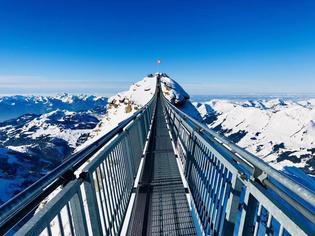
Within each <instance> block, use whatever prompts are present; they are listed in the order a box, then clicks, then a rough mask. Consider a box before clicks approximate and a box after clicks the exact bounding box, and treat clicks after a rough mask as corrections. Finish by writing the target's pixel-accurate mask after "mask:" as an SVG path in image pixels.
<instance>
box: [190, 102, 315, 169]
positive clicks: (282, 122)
mask: <svg viewBox="0 0 315 236" xmlns="http://www.w3.org/2000/svg"><path fill="white" fill-rule="evenodd" d="M194 105H195V106H196V108H197V109H198V111H199V112H200V114H201V115H202V117H203V119H204V121H205V122H206V123H207V124H208V126H209V127H210V128H213V129H214V130H216V131H218V132H221V133H223V134H224V135H225V136H227V137H228V138H230V139H231V140H232V141H234V142H235V143H237V144H238V145H239V146H241V147H244V148H246V149H247V150H248V151H250V152H251V153H253V154H255V155H257V156H258V157H260V158H262V159H263V160H264V161H266V162H268V163H270V164H271V165H272V166H273V167H274V168H276V169H279V170H281V169H283V168H284V167H285V166H295V167H298V168H301V169H303V170H304V171H306V172H307V173H310V174H315V158H314V156H315V155H314V154H315V99H309V100H307V101H292V100H283V99H270V100H249V101H230V100H211V101H209V102H204V103H194Z"/></svg>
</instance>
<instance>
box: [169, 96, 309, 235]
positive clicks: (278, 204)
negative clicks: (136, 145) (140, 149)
mask: <svg viewBox="0 0 315 236" xmlns="http://www.w3.org/2000/svg"><path fill="white" fill-rule="evenodd" d="M164 107H165V110H166V114H167V119H168V123H169V126H170V129H171V131H172V132H171V133H172V136H173V141H174V143H175V146H176V149H177V153H178V155H179V157H180V160H181V163H182V165H183V170H184V174H185V177H186V180H187V182H188V185H189V189H190V193H191V195H192V199H193V202H192V206H193V207H194V208H195V209H194V210H195V211H196V212H197V218H198V220H197V222H198V224H199V226H200V228H201V229H202V231H203V233H204V234H206V235H281V236H282V235H315V214H314V212H315V211H314V209H315V205H314V204H313V203H314V202H315V197H314V196H315V195H314V193H313V192H310V191H309V190H308V189H306V188H304V187H303V186H301V185H299V184H296V183H295V182H292V181H291V180H290V179H288V177H286V176H284V175H282V174H281V173H279V172H278V171H276V170H274V169H272V168H271V167H270V166H268V165H267V164H265V163H264V162H263V161H261V160H259V158H257V157H255V156H253V155H251V154H250V153H248V152H246V151H244V150H243V149H241V148H239V147H238V146H236V145H235V144H232V143H231V142H229V141H228V140H227V139H226V138H224V137H222V136H220V135H218V134H216V133H215V132H214V131H211V130H209V129H208V128H207V127H206V126H205V125H203V124H200V123H199V122H197V121H195V120H193V119H192V118H190V117H188V116H187V115H186V114H184V113H183V112H182V111H180V110H179V109H177V108H176V107H175V106H174V105H172V104H170V103H169V102H168V101H167V100H166V99H165V98H164ZM272 180H275V181H272ZM273 182H276V183H277V184H274V183H273ZM295 188H296V189H298V191H295ZM288 190H290V191H291V192H290V191H288ZM292 195H293V196H292ZM304 203H305V205H304Z"/></svg>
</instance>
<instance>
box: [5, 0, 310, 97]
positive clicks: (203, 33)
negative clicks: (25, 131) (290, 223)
mask: <svg viewBox="0 0 315 236" xmlns="http://www.w3.org/2000/svg"><path fill="white" fill-rule="evenodd" d="M0 16H1V19H2V20H1V21H0V28H1V31H0V64H1V67H0V94H47V93H51V94H52V93H54V94H56V93H64V92H68V93H88V94H93V93H94V94H107V95H109V94H115V93H117V92H119V91H122V90H126V89H128V87H129V85H130V84H131V83H133V82H135V81H138V80H140V79H142V78H143V77H144V76H145V75H146V72H150V71H157V70H159V71H165V72H166V73H167V74H169V75H170V77H171V78H173V79H174V80H176V81H178V82H179V83H180V84H181V85H182V86H183V87H184V88H185V89H186V90H187V91H188V93H190V94H194V95H209V94H212V93H215V94H218V95H222V96H224V95H229V94H249V93H251V94H303V95H313V94H314V87H315V60H314V58H315V27H314V25H315V2H314V1H311V0H303V1H299V2H298V3H297V2H296V1H282V0H281V1H277V2H276V3H275V2H274V1H271V0H268V1H264V2H255V1H245V0H242V1H238V2H237V3H235V2H231V1H222V2H220V3H218V2H213V1H209V2H204V1H194V2H190V1H187V2H185V3H181V4H180V5H179V4H177V3H174V2H168V1H165V0H160V1H152V2H147V1H139V2H127V1H122V0H120V1H115V2H103V1H92V2H91V1H84V0H83V1H80V2H77V1H67V2H64V1H54V2H49V3H47V2H41V1H36V0H32V1H28V2H24V1H19V0H13V1H8V2H3V1H2V2H1V3H0ZM156 16H159V17H156ZM158 59H160V60H161V65H156V60H158Z"/></svg>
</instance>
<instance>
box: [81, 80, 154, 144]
mask: <svg viewBox="0 0 315 236" xmlns="http://www.w3.org/2000/svg"><path fill="white" fill-rule="evenodd" d="M156 76H157V75H152V74H151V75H148V76H147V77H145V78H144V79H143V80H140V81H138V82H136V83H134V84H132V85H131V86H130V88H129V90H128V91H123V92H120V93H118V94H117V95H115V96H112V97H110V98H109V99H108V105H107V107H106V109H107V110H106V114H105V116H104V117H103V119H102V120H101V121H100V122H99V123H98V125H97V127H96V128H95V129H94V130H93V131H92V132H91V133H90V134H89V140H88V141H87V142H86V143H85V144H84V145H82V146H80V147H79V148H78V149H77V150H80V149H81V148H84V147H85V146H87V145H88V144H90V143H92V142H93V141H95V140H96V139H97V138H98V137H99V136H102V135H104V134H106V133H107V132H109V131H110V130H111V129H113V128H114V127H115V126H117V125H118V124H119V123H120V122H122V121H123V120H125V119H127V118H128V117H130V116H132V115H133V114H134V113H135V112H137V111H138V110H139V109H141V108H142V107H143V106H144V105H146V104H147V103H148V102H149V101H150V100H151V98H152V97H153V95H154V94H155V90H156V81H157V80H156Z"/></svg>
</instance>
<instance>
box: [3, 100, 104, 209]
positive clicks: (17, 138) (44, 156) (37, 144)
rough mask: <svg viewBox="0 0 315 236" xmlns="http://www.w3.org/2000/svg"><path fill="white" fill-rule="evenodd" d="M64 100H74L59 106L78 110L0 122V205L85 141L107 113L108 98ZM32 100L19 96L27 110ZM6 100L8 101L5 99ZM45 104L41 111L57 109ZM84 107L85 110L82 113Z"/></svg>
mask: <svg viewBox="0 0 315 236" xmlns="http://www.w3.org/2000/svg"><path fill="white" fill-rule="evenodd" d="M32 98H34V99H35V98H36V99H38V98H39V97H32ZM42 98H43V97H42ZM60 98H61V97H58V99H53V98H51V97H50V98H49V100H50V101H56V100H58V101H61V100H60ZM63 98H64V99H65V98H67V99H68V98H71V99H73V100H72V102H71V101H70V100H67V101H64V102H60V104H59V105H60V106H59V107H66V105H67V104H69V108H71V107H70V106H71V105H70V104H72V105H73V106H72V108H74V109H80V110H81V111H78V112H74V111H69V110H61V109H56V110H54V111H51V112H48V113H44V114H24V115H21V116H19V117H18V118H15V119H10V120H6V121H3V122H0V204H1V202H5V201H6V200H8V199H9V198H11V197H12V196H13V195H15V194H16V193H17V192H19V191H21V190H22V189H24V188H26V187H27V186H29V185H30V184H31V183H33V182H34V181H36V180H37V179H39V178H40V177H41V176H43V175H44V174H46V173H47V172H48V171H50V170H52V169H53V168H55V167H56V166H57V165H59V164H60V163H61V162H62V161H63V160H64V159H65V158H66V157H67V156H69V155H70V154H71V153H72V152H73V151H74V150H75V148H76V147H78V146H79V145H80V144H82V143H84V142H85V141H86V140H87V138H88V134H89V132H90V131H91V130H92V129H93V128H95V127H96V125H97V124H98V123H99V121H100V119H102V117H103V116H104V114H105V112H106V106H105V105H106V104H107V103H105V102H106V101H107V98H97V99H95V100H94V101H95V103H93V102H92V101H93V96H82V97H81V98H82V99H81V100H80V101H79V100H78V99H79V97H78V96H68V95H67V96H63ZM94 98H95V97H94ZM12 99H13V100H14V99H16V97H14V98H12ZM34 99H31V100H28V99H26V97H23V99H22V97H19V100H20V103H22V101H23V104H24V105H25V106H26V107H28V108H30V107H31V106H32V104H33V102H34ZM6 100H10V98H9V97H6ZM75 100H76V102H74V101H75ZM28 101H29V102H30V105H28ZM45 101H47V100H45ZM84 101H86V104H84ZM43 104H44V103H42V105H41V107H42V108H43V106H44V105H43ZM45 104H46V105H47V106H48V107H47V108H45V109H44V110H50V109H52V107H56V106H57V105H56V103H55V105H54V106H50V105H51V103H45ZM74 104H76V105H74ZM100 104H103V105H100ZM83 108H88V109H87V110H82V109H83ZM38 111H39V110H37V112H38ZM16 114H17V113H16Z"/></svg>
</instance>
